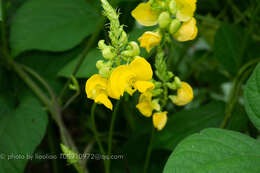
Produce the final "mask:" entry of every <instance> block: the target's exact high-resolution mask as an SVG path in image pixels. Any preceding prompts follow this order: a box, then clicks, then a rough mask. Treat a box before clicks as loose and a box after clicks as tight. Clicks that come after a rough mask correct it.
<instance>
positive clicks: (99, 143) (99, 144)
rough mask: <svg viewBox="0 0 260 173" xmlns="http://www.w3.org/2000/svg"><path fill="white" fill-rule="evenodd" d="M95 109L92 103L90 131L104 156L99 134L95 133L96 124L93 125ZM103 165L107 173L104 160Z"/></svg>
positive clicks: (95, 105)
mask: <svg viewBox="0 0 260 173" xmlns="http://www.w3.org/2000/svg"><path fill="white" fill-rule="evenodd" d="M96 107H97V104H96V103H93V105H92V107H91V124H92V130H93V133H94V136H95V140H96V141H97V144H98V147H99V151H100V153H101V154H102V155H105V154H106V153H105V150H104V148H103V146H102V143H101V141H100V138H99V134H98V131H97V128H96V123H95V110H96ZM104 165H105V171H106V173H107V172H108V169H107V168H108V167H107V160H104Z"/></svg>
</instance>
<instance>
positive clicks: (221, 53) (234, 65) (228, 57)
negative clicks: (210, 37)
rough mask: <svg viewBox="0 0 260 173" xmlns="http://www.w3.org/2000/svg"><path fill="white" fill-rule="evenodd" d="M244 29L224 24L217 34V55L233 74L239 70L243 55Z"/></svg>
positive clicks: (215, 46)
mask: <svg viewBox="0 0 260 173" xmlns="http://www.w3.org/2000/svg"><path fill="white" fill-rule="evenodd" d="M242 36H243V31H242V30H241V29H240V28H239V27H238V26H236V25H228V24H223V25H221V26H220V28H219V29H218V31H217V33H216V36H215V45H214V49H215V57H216V58H217V59H218V61H219V62H220V63H221V65H222V66H223V67H224V68H225V69H226V70H227V71H228V72H229V73H231V74H232V75H234V74H236V72H237V71H238V69H239V67H240V64H241V61H242V59H241V58H242V57H240V53H241V47H242V46H241V44H242V38H243V37H242Z"/></svg>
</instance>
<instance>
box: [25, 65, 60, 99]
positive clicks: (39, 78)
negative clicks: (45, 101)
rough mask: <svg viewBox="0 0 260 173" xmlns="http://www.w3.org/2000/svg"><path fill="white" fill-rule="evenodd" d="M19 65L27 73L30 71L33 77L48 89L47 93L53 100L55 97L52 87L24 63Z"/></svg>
mask: <svg viewBox="0 0 260 173" xmlns="http://www.w3.org/2000/svg"><path fill="white" fill-rule="evenodd" d="M21 67H22V68H23V69H24V70H25V71H27V72H28V73H30V74H31V75H32V76H33V77H35V78H36V79H37V80H38V81H39V82H40V83H41V84H42V85H43V86H44V87H45V88H46V90H47V91H48V93H49V94H50V96H51V98H52V99H53V100H55V99H56V94H55V93H54V91H53V90H52V88H51V87H50V86H49V84H48V83H47V82H46V81H45V80H44V79H43V78H42V77H41V76H40V75H39V74H38V73H36V72H35V71H34V70H33V69H31V68H30V67H27V66H25V65H22V64H21Z"/></svg>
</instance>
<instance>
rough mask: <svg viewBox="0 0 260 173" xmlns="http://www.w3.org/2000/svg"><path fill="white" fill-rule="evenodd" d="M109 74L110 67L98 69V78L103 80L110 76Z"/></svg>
mask: <svg viewBox="0 0 260 173" xmlns="http://www.w3.org/2000/svg"><path fill="white" fill-rule="evenodd" d="M110 73H111V68H110V67H106V66H104V67H102V68H101V69H99V74H100V76H102V77H104V78H108V77H109V76H110Z"/></svg>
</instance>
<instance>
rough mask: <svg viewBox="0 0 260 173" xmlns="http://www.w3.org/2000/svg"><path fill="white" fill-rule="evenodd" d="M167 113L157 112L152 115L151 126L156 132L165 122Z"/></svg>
mask: <svg viewBox="0 0 260 173" xmlns="http://www.w3.org/2000/svg"><path fill="white" fill-rule="evenodd" d="M167 113H168V112H158V113H154V114H153V126H154V127H155V128H156V129H157V130H162V129H163V128H164V126H165V125H166V122H167Z"/></svg>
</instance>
